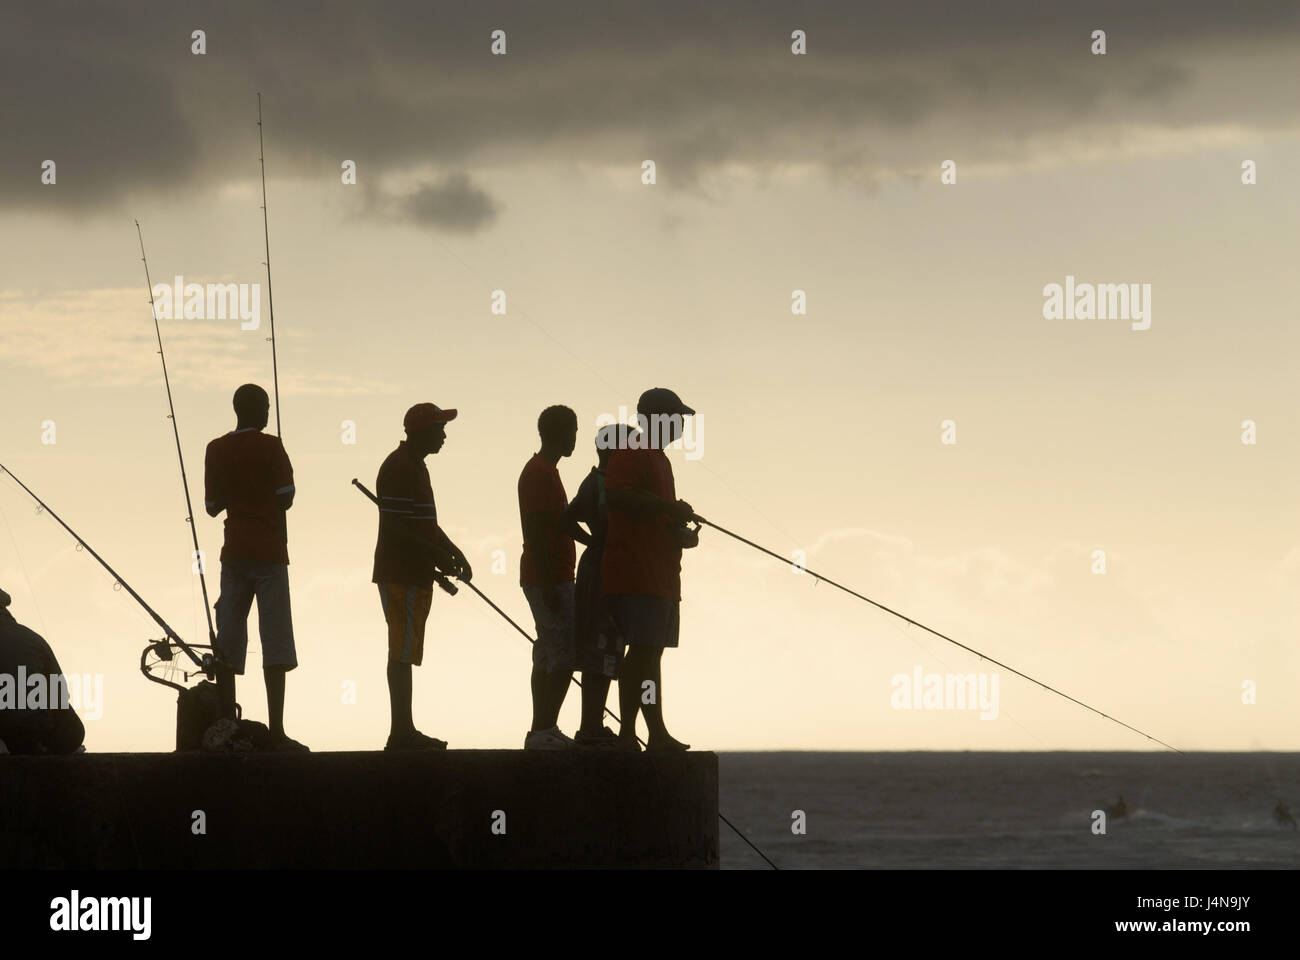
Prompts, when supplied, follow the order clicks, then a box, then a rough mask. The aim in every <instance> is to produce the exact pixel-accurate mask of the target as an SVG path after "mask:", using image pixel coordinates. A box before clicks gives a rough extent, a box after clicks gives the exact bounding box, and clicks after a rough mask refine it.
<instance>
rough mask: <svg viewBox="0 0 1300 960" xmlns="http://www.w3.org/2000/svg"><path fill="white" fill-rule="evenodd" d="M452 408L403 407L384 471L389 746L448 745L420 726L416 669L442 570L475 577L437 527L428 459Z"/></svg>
mask: <svg viewBox="0 0 1300 960" xmlns="http://www.w3.org/2000/svg"><path fill="white" fill-rule="evenodd" d="M455 419H456V411H455V410H442V409H439V408H438V407H436V406H435V405H434V404H432V403H417V404H416V405H415V406H413V407H411V409H410V410H407V411H406V417H405V419H404V420H403V422H402V423H403V426H404V427H405V428H406V439H405V440H403V441H402V442H401V443H399V444H398V445H397V449H396V450H394V451H393V452H392V453H390V454H389V455H388V457H387V459H385V460H384V463H383V466H381V467H380V468H379V476H378V478H376V480H375V495H376V496H377V497H379V535H378V538H377V540H376V543H375V566H374V573H373V575H372V578H371V579H372V581H373V582H374V583H375V584H377V585H378V587H379V603H380V606H381V607H383V610H384V621H385V622H386V623H387V625H388V668H387V672H388V701H389V707H390V711H391V716H392V720H391V724H390V727H389V733H388V742H387V744H385V746H384V749H385V750H445V749H447V743H446V741H443V740H439V739H437V738H436V737H428V736H425V735H424V734H423V733H421V732H420V731H419V730H417V729H416V728H415V720H414V718H413V717H412V714H411V692H412V679H411V667H413V666H416V667H418V666H419V665H420V664H421V663H422V662H423V661H424V628H425V623H426V621H427V620H428V619H429V609H430V607H431V606H432V603H433V578H434V574H435V572H438V571H441V572H442V573H445V574H447V575H449V576H453V577H456V578H458V579H460V580H464V581H466V582H468V581H469V579H470V578H471V577H472V576H473V571H472V570H471V569H470V565H469V561H468V560H467V559H466V558H465V554H464V553H462V552H461V550H460V548H459V547H457V546H456V545H455V544H454V543H452V542H451V539H450V538H449V537H448V536H447V534H445V533H444V532H443V530H442V528H441V527H440V526H438V508H437V506H436V505H435V504H434V501H433V485H432V483H431V482H430V480H429V468H428V467H426V466H425V465H424V458H425V457H427V456H428V455H429V454H431V453H437V452H438V451H439V450H441V449H442V447H443V444H444V443H446V442H447V424H448V423H450V422H451V421H452V420H455Z"/></svg>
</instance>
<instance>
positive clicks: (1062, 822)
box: [719, 752, 1300, 870]
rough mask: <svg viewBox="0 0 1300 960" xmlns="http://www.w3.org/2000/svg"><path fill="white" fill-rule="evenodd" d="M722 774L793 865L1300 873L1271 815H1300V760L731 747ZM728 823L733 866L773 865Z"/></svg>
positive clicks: (754, 832)
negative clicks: (1098, 813) (1121, 811)
mask: <svg viewBox="0 0 1300 960" xmlns="http://www.w3.org/2000/svg"><path fill="white" fill-rule="evenodd" d="M719 779H720V783H719V805H720V808H721V811H722V813H723V814H724V815H725V816H726V817H727V818H728V819H729V820H731V822H732V823H734V824H735V825H736V826H737V827H738V828H740V829H741V830H742V831H743V832H744V833H745V834H746V835H747V836H748V837H749V838H750V840H752V841H753V842H754V843H755V844H756V845H757V846H758V847H759V848H760V849H762V850H763V851H764V853H766V854H767V855H768V856H769V857H771V858H772V860H773V861H774V862H775V863H776V864H777V866H779V867H780V868H782V869H814V870H815V869H847V868H873V867H875V868H918V869H920V868H995V869H1015V868H1039V869H1042V868H1047V869H1051V868H1066V869H1097V868H1121V869H1125V868H1131V869H1144V868H1157V869H1170V868H1174V869H1197V868H1200V869H1205V868H1214V869H1234V868H1239V869H1294V868H1296V867H1300V831H1297V830H1296V829H1293V828H1290V827H1288V826H1285V825H1282V824H1279V823H1278V822H1277V821H1276V819H1275V817H1274V811H1275V808H1276V806H1277V804H1278V801H1279V800H1282V801H1284V802H1285V803H1286V805H1287V806H1288V807H1289V809H1290V812H1291V815H1292V816H1293V817H1294V818H1295V819H1296V820H1300V754H1294V753H1193V754H1183V755H1180V754H1174V753H938V752H936V753H721V754H719ZM1119 797H1122V798H1123V801H1124V805H1125V807H1126V808H1127V814H1126V815H1123V816H1115V815H1111V816H1108V817H1107V822H1106V833H1105V835H1104V836H1101V835H1095V834H1094V833H1093V830H1092V826H1093V811H1094V810H1099V809H1101V810H1104V809H1106V808H1107V807H1115V806H1116V805H1117V799H1118V798H1119ZM797 810H802V811H803V812H804V815H805V818H806V825H807V833H806V834H805V835H802V836H798V835H795V834H794V833H793V831H792V829H791V828H792V825H793V824H794V822H795V821H794V819H793V814H794V811H797ZM719 826H720V829H721V858H722V868H723V869H724V870H726V869H732V870H735V869H767V865H766V864H764V863H763V861H762V860H761V859H760V858H759V856H758V855H757V854H755V853H754V852H753V851H752V850H750V849H749V848H748V847H747V846H746V845H745V844H744V843H743V841H741V840H740V839H738V838H737V837H736V836H735V834H734V833H732V831H731V830H729V829H728V828H727V826H726V825H725V824H720V825H719Z"/></svg>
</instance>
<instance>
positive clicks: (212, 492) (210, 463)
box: [203, 383, 307, 753]
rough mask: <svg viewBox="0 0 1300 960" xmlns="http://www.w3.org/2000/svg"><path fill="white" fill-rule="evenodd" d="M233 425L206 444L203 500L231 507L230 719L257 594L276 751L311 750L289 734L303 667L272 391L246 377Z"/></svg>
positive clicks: (219, 667) (219, 673)
mask: <svg viewBox="0 0 1300 960" xmlns="http://www.w3.org/2000/svg"><path fill="white" fill-rule="evenodd" d="M234 406H235V416H236V417H237V423H236V425H235V429H234V430H233V431H232V432H230V433H227V434H226V435H225V436H222V437H217V439H215V440H213V441H212V442H211V443H209V444H208V449H207V454H206V456H205V458H204V477H203V487H204V495H203V499H204V505H205V507H206V508H207V511H208V516H210V517H215V516H217V515H218V514H219V513H221V512H222V511H223V510H224V511H225V513H226V523H225V542H224V543H223V545H222V547H221V595H220V596H219V597H218V598H217V603H216V613H217V642H216V650H215V653H216V661H217V662H216V670H215V672H216V677H217V687H218V689H219V690H220V692H221V701H222V707H223V710H224V712H225V714H226V716H227V717H230V718H231V719H233V718H234V714H235V677H237V676H242V675H243V673H244V662H245V659H246V657H247V653H248V613H249V611H250V610H251V609H252V606H253V599H254V598H256V599H257V625H258V630H259V632H260V633H261V635H262V675H263V678H264V679H265V681H266V706H267V714H268V718H269V723H268V726H269V727H270V729H271V749H272V750H276V751H281V752H288V753H303V752H306V751H307V748H306V747H305V746H303V745H302V744H301V743H299V742H298V741H296V740H293V739H292V738H290V737H289V736H288V735H287V734H286V733H285V732H284V678H285V674H287V673H288V672H289V671H290V670H292V669H294V667H296V666H298V655H297V652H296V650H295V649H294V643H293V617H292V615H291V613H290V608H289V552H288V546H287V545H286V539H287V537H286V534H285V511H286V510H288V509H289V508H290V507H291V506H293V496H294V485H293V466H292V465H291V464H290V463H289V455H288V454H287V453H285V452H284V445H283V444H281V443H280V438H279V437H275V436H272V435H270V434H267V433H263V432H262V429H263V428H264V427H265V426H266V422H267V418H268V414H269V412H270V409H271V401H270V398H269V397H267V395H266V391H265V390H263V389H262V388H261V387H259V386H257V385H256V384H252V383H246V384H244V385H243V386H242V387H240V388H239V389H238V390H236V391H235V399H234Z"/></svg>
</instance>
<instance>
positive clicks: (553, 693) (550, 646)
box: [519, 406, 589, 750]
mask: <svg viewBox="0 0 1300 960" xmlns="http://www.w3.org/2000/svg"><path fill="white" fill-rule="evenodd" d="M537 432H538V433H539V434H540V435H541V440H542V448H541V450H539V451H538V452H537V453H535V454H533V456H532V458H531V459H529V461H528V463H527V464H525V465H524V469H523V471H522V472H521V473H520V474H519V522H520V526H521V527H522V528H523V535H524V552H523V556H522V558H521V559H520V561H519V585H520V586H521V587H522V588H523V591H524V596H525V597H526V598H527V600H528V606H529V607H531V608H532V611H533V621H534V623H535V624H536V626H537V642H536V643H535V644H534V645H533V670H532V677H531V687H532V695H533V721H532V726H531V727H530V728H529V730H528V734H527V736H525V737H524V749H525V750H565V749H568V748H569V747H572V746H573V741H572V740H571V739H570V738H569V737H567V736H565V735H564V734H563V733H561V732H560V727H559V719H560V708H561V707H562V706H563V705H564V697H565V694H566V693H568V690H569V681H570V678H571V677H572V676H573V669H574V666H575V649H574V582H573V572H574V556H575V551H574V547H573V541H574V539H575V538H576V539H579V540H581V541H582V542H583V543H586V542H587V541H588V539H589V538H588V537H587V534H586V533H585V532H584V531H583V530H582V528H581V527H579V526H578V525H577V523H576V522H575V521H573V520H572V519H570V518H568V517H566V515H565V510H566V508H567V507H568V505H569V500H568V497H567V496H566V495H565V493H564V483H563V481H561V480H560V472H559V471H558V470H557V469H556V464H558V463H559V462H560V460H561V458H563V457H567V456H569V455H570V454H572V453H573V448H574V445H575V444H576V443H577V442H578V416H577V414H575V413H574V412H573V411H572V410H571V409H569V408H568V407H563V406H552V407H547V408H546V409H545V410H543V411H542V414H541V416H540V417H538V419H537Z"/></svg>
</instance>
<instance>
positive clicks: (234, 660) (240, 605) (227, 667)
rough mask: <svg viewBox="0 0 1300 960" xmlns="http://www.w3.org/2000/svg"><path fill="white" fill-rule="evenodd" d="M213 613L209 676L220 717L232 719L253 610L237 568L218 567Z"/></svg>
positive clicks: (249, 587) (247, 581)
mask: <svg viewBox="0 0 1300 960" xmlns="http://www.w3.org/2000/svg"><path fill="white" fill-rule="evenodd" d="M215 607H216V614H217V643H216V650H215V653H216V654H217V657H216V660H217V662H216V665H215V667H214V669H213V675H214V676H215V677H216V681H217V692H218V694H220V696H221V714H222V716H224V717H227V718H229V719H231V720H233V719H235V675H236V673H243V672H244V659H245V657H246V655H247V652H248V612H249V611H250V610H251V609H252V608H253V585H252V581H251V580H250V579H249V578H248V577H247V576H246V575H245V573H244V571H243V570H242V569H240V568H239V567H237V566H234V565H231V564H225V563H223V564H222V565H221V593H220V594H219V595H218V596H217V602H216V604H215Z"/></svg>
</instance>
